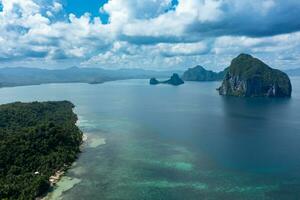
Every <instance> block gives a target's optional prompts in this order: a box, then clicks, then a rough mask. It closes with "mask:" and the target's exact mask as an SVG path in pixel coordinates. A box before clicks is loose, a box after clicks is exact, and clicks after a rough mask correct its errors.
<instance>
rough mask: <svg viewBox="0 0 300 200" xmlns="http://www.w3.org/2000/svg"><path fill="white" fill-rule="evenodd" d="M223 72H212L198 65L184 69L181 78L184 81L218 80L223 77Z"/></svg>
mask: <svg viewBox="0 0 300 200" xmlns="http://www.w3.org/2000/svg"><path fill="white" fill-rule="evenodd" d="M224 74H225V73H224V71H222V72H214V71H211V70H206V69H205V68H204V67H202V66H200V65H198V66H196V67H194V68H190V69H188V70H187V71H185V72H184V74H183V76H182V79H183V80H185V81H220V80H222V79H223V78H224Z"/></svg>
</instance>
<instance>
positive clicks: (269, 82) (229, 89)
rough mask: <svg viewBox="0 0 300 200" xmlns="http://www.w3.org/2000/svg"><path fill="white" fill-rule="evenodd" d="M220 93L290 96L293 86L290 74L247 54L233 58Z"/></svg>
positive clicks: (244, 95) (249, 95) (229, 94)
mask: <svg viewBox="0 0 300 200" xmlns="http://www.w3.org/2000/svg"><path fill="white" fill-rule="evenodd" d="M218 90H219V93H220V95H227V96H242V97H290V96H291V93H292V86H291V82H290V79H289V77H288V75H286V74H285V73H283V72H281V71H280V70H276V69H272V68H271V67H269V66H268V65H266V64H265V63H263V62H262V61H260V60H259V59H257V58H254V57H252V56H250V55H247V54H241V55H239V56H238V57H237V58H235V59H233V60H232V62H231V65H230V67H229V68H228V70H227V72H226V74H225V77H224V80H223V83H222V85H221V87H220V88H219V89H218Z"/></svg>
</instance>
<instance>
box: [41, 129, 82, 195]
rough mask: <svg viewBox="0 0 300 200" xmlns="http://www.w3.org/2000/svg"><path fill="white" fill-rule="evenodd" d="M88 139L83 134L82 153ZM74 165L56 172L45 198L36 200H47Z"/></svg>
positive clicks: (51, 178)
mask: <svg viewBox="0 0 300 200" xmlns="http://www.w3.org/2000/svg"><path fill="white" fill-rule="evenodd" d="M87 139H88V136H87V135H86V134H84V133H83V134H82V141H81V145H80V151H82V149H83V146H84V144H85V142H86V141H87ZM73 163H75V161H74V162H73ZM73 163H72V164H73ZM72 164H71V165H66V164H64V167H63V168H62V169H60V170H58V171H56V172H55V173H54V175H52V176H50V177H49V183H50V187H49V189H48V191H47V192H46V193H45V194H44V196H42V197H36V198H35V199H36V200H47V199H48V195H49V194H50V193H51V192H52V191H53V189H54V187H55V186H56V184H57V183H58V182H59V181H60V180H61V179H62V177H63V176H64V175H65V173H66V172H67V170H68V169H69V168H70V167H71V166H72Z"/></svg>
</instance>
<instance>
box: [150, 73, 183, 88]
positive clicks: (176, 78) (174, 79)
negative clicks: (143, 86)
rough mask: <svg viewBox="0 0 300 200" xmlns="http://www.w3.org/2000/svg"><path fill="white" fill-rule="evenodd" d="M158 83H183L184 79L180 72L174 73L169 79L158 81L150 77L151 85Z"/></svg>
mask: <svg viewBox="0 0 300 200" xmlns="http://www.w3.org/2000/svg"><path fill="white" fill-rule="evenodd" d="M157 84H170V85H175V86H178V85H181V84H184V81H183V80H182V79H181V78H180V77H179V75H178V74H176V73H174V74H173V75H172V76H171V78H170V79H169V80H166V81H158V80H157V79H156V78H151V79H150V85H157Z"/></svg>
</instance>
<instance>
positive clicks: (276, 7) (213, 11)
mask: <svg viewBox="0 0 300 200" xmlns="http://www.w3.org/2000/svg"><path fill="white" fill-rule="evenodd" d="M174 2H176V3H174ZM70 3H72V2H71V1H70ZM0 5H1V6H0V28H1V32H0V65H1V66H7V64H12V63H22V64H24V63H26V64H29V65H36V66H41V65H42V64H45V65H50V64H51V65H55V66H60V65H61V66H65V65H73V64H74V63H77V64H78V63H81V65H82V66H101V67H118V68H119V67H146V68H164V67H173V68H186V67H191V66H192V65H196V64H202V65H207V66H208V67H209V68H211V69H222V68H223V67H225V66H226V65H227V64H228V63H229V60H230V59H231V58H232V57H233V56H236V55H237V54H239V53H241V52H246V53H252V54H254V55H257V56H259V57H261V58H263V59H265V60H267V61H268V62H269V63H270V64H271V65H274V67H279V68H289V67H296V66H297V65H298V64H299V62H300V60H299V59H300V58H299V57H300V56H299V54H300V51H299V49H300V44H299V41H300V21H299V20H297V19H298V18H300V12H299V10H300V2H299V1H298V0H286V1H277V0H243V1H240V0H177V1H172V0H109V1H108V2H107V3H105V4H104V5H103V6H102V7H100V5H99V16H98V17H97V16H96V17H92V16H91V15H90V14H89V13H88V12H89V11H88V10H87V13H86V14H84V15H82V16H77V17H76V16H75V15H74V14H72V13H65V11H64V5H63V4H62V2H61V1H59V0H0ZM95 6H97V5H95ZM102 14H106V15H108V16H109V19H108V22H105V23H104V22H103V21H102V19H101V15H102ZM279 55H280V56H279ZM290 58H293V59H290Z"/></svg>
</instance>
